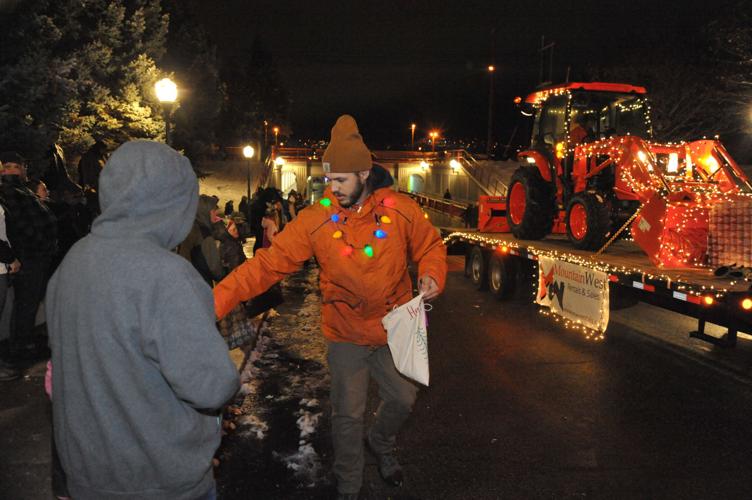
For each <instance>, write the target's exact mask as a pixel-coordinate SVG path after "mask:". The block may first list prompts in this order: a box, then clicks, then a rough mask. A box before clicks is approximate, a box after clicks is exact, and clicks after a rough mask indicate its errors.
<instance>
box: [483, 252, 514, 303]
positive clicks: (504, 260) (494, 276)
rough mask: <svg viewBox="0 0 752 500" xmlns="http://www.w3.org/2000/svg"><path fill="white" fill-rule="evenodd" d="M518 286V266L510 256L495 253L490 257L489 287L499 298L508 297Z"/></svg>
mask: <svg viewBox="0 0 752 500" xmlns="http://www.w3.org/2000/svg"><path fill="white" fill-rule="evenodd" d="M516 286H517V266H516V265H515V262H514V260H512V259H511V258H509V257H503V256H501V255H497V254H493V255H491V257H490V258H489V259H488V289H489V290H491V293H493V294H494V295H496V297H497V298H498V299H508V298H509V297H511V296H512V295H513V294H514V290H515V288H516Z"/></svg>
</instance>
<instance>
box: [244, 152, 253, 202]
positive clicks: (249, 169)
mask: <svg viewBox="0 0 752 500" xmlns="http://www.w3.org/2000/svg"><path fill="white" fill-rule="evenodd" d="M254 153H256V151H255V150H254V149H253V146H251V145H250V144H249V145H247V146H245V147H244V148H243V156H244V157H246V158H247V159H248V169H247V172H246V180H247V191H246V195H247V196H248V199H249V200H250V199H251V159H252V158H253V155H254Z"/></svg>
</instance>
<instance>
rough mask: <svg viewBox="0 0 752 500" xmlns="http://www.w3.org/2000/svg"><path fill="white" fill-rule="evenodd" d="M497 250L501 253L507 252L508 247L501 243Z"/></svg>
mask: <svg viewBox="0 0 752 500" xmlns="http://www.w3.org/2000/svg"><path fill="white" fill-rule="evenodd" d="M499 252H501V253H507V252H509V247H508V246H506V245H501V246H499Z"/></svg>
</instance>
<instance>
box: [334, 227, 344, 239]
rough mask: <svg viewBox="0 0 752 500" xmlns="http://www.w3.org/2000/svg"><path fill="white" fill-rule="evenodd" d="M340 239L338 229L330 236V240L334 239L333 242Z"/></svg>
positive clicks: (340, 235)
mask: <svg viewBox="0 0 752 500" xmlns="http://www.w3.org/2000/svg"><path fill="white" fill-rule="evenodd" d="M341 237H342V231H340V230H339V229H338V230H336V231H334V234H333V235H332V238H334V239H335V240H338V239H340V238H341Z"/></svg>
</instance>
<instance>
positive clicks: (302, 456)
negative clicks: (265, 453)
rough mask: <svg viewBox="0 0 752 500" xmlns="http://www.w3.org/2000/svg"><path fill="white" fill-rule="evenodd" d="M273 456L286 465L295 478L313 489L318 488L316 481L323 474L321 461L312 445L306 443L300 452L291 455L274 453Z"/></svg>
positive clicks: (299, 449)
mask: <svg viewBox="0 0 752 500" xmlns="http://www.w3.org/2000/svg"><path fill="white" fill-rule="evenodd" d="M272 456H273V457H274V458H275V459H276V460H279V461H280V462H282V463H284V464H285V466H286V467H287V468H288V469H290V470H291V471H293V473H294V476H295V477H296V478H297V479H299V480H302V481H304V482H305V483H306V485H307V486H308V487H309V488H311V487H314V486H316V480H317V479H318V477H319V475H320V474H321V460H320V459H319V456H318V454H317V453H316V450H314V449H313V445H312V444H311V443H305V444H302V445H300V446H299V447H298V451H297V452H295V453H292V454H290V455H283V454H282V453H277V452H276V451H275V452H272Z"/></svg>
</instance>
